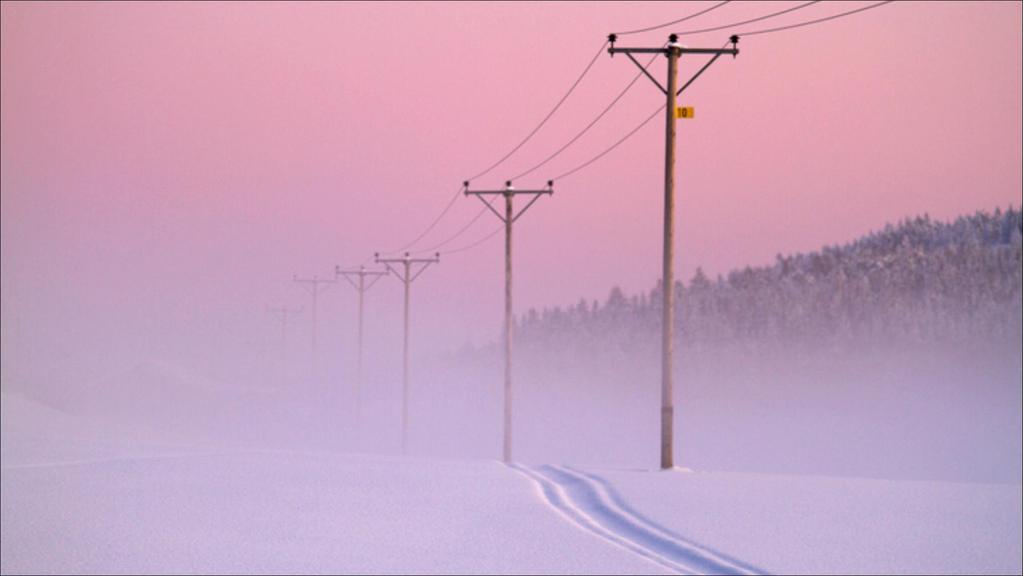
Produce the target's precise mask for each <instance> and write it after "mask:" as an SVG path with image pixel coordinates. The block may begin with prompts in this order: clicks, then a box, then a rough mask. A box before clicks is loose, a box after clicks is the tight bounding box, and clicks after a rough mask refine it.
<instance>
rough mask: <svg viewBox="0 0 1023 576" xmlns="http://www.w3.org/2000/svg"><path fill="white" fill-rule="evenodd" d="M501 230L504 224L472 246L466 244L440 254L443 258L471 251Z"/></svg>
mask: <svg viewBox="0 0 1023 576" xmlns="http://www.w3.org/2000/svg"><path fill="white" fill-rule="evenodd" d="M483 210H486V208H485V207H484V208H483ZM502 230H504V224H502V225H500V226H498V227H497V228H494V230H493V231H491V232H490V233H489V234H487V235H486V236H484V237H482V238H480V239H479V240H476V241H475V242H473V243H472V244H467V245H465V246H460V247H458V248H452V249H451V250H447V251H444V252H441V254H443V255H444V256H447V255H448V254H457V253H459V252H465V251H466V250H471V249H473V248H475V247H477V246H479V245H480V244H483V243H484V242H486V241H487V240H490V239H491V238H493V237H494V236H497V233H498V232H500V231H502Z"/></svg>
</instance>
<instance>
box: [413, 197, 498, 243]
mask: <svg viewBox="0 0 1023 576" xmlns="http://www.w3.org/2000/svg"><path fill="white" fill-rule="evenodd" d="M486 211H487V207H486V206H484V207H482V208H480V211H479V212H477V213H476V215H475V216H473V217H472V220H469V222H468V223H466V225H465V226H462V227H461V228H459V230H458V231H457V232H455V233H454V234H452V235H451V236H448V237H447V238H446V239H445V240H443V241H442V242H439V243H437V244H434V245H433V246H430V247H429V248H423V249H422V250H416V251H415V254H423V253H426V252H436V251H437V250H439V249H440V248H443V247H444V246H447V245H448V244H450V243H451V242H452V241H453V240H455V239H456V238H458V237H459V236H461V235H462V234H464V233H465V232H466V231H467V230H469V228H471V227H472V225H473V224H475V223H476V221H477V220H479V219H480V218H481V217H482V216H483V213H484V212H486Z"/></svg>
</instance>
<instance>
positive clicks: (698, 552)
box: [509, 464, 764, 574]
mask: <svg viewBox="0 0 1023 576" xmlns="http://www.w3.org/2000/svg"><path fill="white" fill-rule="evenodd" d="M509 466H510V467H511V468H513V469H515V470H517V471H519V472H520V473H522V474H523V475H525V476H526V477H527V478H529V479H530V480H532V481H533V482H534V483H535V484H536V486H537V489H538V491H539V492H540V494H541V495H542V496H543V498H544V500H545V501H546V502H547V504H548V505H549V506H550V507H551V508H552V509H553V510H554V511H555V512H557V513H558V514H559V515H561V516H562V517H563V518H565V519H567V520H568V521H569V522H571V523H573V524H575V525H576V526H578V527H579V528H581V529H583V530H586V531H588V532H590V533H592V534H594V535H596V536H599V537H601V538H603V539H605V540H608V541H610V542H611V543H613V544H615V545H618V546H621V547H622V548H625V549H626V550H629V551H630V552H633V553H635V554H638V555H639V556H642V557H643V558H646V559H647V560H649V561H651V562H653V563H655V564H657V565H659V566H661V567H662V568H666V569H668V570H671V571H672V572H677V573H679V574H763V573H764V571H763V570H760V569H759V568H756V567H754V566H750V565H748V564H745V563H743V562H740V561H738V560H735V559H732V558H730V557H728V556H726V555H724V554H721V553H719V552H716V551H714V550H711V549H709V548H706V547H704V546H701V545H699V544H697V543H695V542H692V541H690V540H688V539H686V538H683V537H681V536H679V535H678V534H675V533H674V532H672V531H670V530H668V529H667V528H664V527H663V526H660V525H659V524H656V523H655V522H653V521H651V520H650V519H649V518H646V517H645V516H643V515H642V514H640V513H638V512H636V511H635V510H634V509H633V508H631V507H630V506H629V505H628V504H626V503H625V501H624V500H623V499H622V498H621V496H619V495H618V493H617V492H616V491H615V490H614V488H612V487H611V485H610V484H609V483H608V482H607V481H606V480H604V479H603V478H601V477H599V476H597V475H595V474H591V473H587V472H582V471H579V470H575V469H573V468H568V467H562V466H538V467H529V466H525V465H522V464H509Z"/></svg>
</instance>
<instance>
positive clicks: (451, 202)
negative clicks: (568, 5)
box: [381, 40, 608, 254]
mask: <svg viewBox="0 0 1023 576" xmlns="http://www.w3.org/2000/svg"><path fill="white" fill-rule="evenodd" d="M607 44H608V42H607V40H605V41H604V42H602V43H601V45H600V48H599V49H598V50H597V52H596V53H595V54H594V55H593V58H591V59H590V61H589V63H588V64H586V67H585V68H583V71H582V72H581V73H580V74H579V76H578V77H577V78H576V79H575V82H573V83H572V85H571V86H570V87H569V88H568V91H567V92H565V94H564V95H563V96H562V97H561V99H560V100H558V102H557V104H555V105H554V108H552V109H551V111H550V112H548V113H547V115H546V116H544V118H543V120H541V121H540V123H539V124H537V125H536V127H535V128H533V130H532V131H530V132H529V134H527V135H526V137H525V138H523V139H522V140H521V141H520V142H519V143H518V144H516V145H515V147H514V148H512V149H511V150H510V151H509V152H508V153H507V154H505V155H504V156H502V157H501V158H500V159H499V160H498V161H497V162H494V163H493V164H491V165H490V166H488V167H487V168H486V169H485V170H483V171H481V172H479V173H477V174H475V175H473V176H472V177H471V178H469V180H475V179H476V178H479V177H481V176H485V175H486V174H489V173H490V172H491V171H492V170H493V169H494V168H497V167H498V166H500V165H501V164H502V163H504V161H505V160H507V159H508V158H510V157H511V156H512V154H515V153H516V152H518V151H519V149H520V148H522V146H524V145H525V144H526V142H529V141H530V140H531V139H532V138H533V136H534V135H536V133H537V132H539V131H540V128H543V126H544V125H545V124H546V123H547V121H548V120H550V119H551V117H552V116H554V113H555V112H557V111H558V109H559V108H561V105H562V104H564V103H565V100H567V99H568V97H569V96H570V95H571V94H572V92H574V91H575V89H576V87H578V86H579V83H580V82H582V81H583V78H585V77H586V75H587V74H588V73H589V71H590V69H591V68H593V65H594V64H596V63H597V59H598V58H600V55H601V54H603V52H604V48H605V47H606V46H607ZM461 193H462V188H461V187H459V189H458V190H457V191H455V194H454V195H453V196H452V197H451V199H450V200H448V203H447V204H445V205H444V209H443V210H441V212H440V214H438V215H437V217H436V218H434V219H433V221H432V222H430V225H429V226H427V227H426V229H425V230H423V231H422V232H421V233H420V234H419V235H418V236H416V237H415V238H413V239H412V240H411V241H410V242H407V243H405V244H404V245H402V246H401V247H399V248H396V249H394V250H389V251H385V252H381V254H395V253H398V252H403V251H405V250H407V249H408V248H410V247H412V246H414V245H416V244H417V243H419V241H420V240H422V239H423V238H424V237H426V235H427V234H429V233H430V231H432V230H433V229H434V228H435V227H436V226H437V224H439V223H440V221H441V220H442V219H443V218H444V216H445V215H446V214H447V213H448V212H449V211H450V210H451V207H452V206H454V204H455V201H456V200H458V197H459V196H460V195H461ZM456 237H457V235H456ZM450 239H453V238H449V240H450Z"/></svg>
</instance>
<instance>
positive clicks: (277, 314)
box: [266, 305, 302, 386]
mask: <svg viewBox="0 0 1023 576" xmlns="http://www.w3.org/2000/svg"><path fill="white" fill-rule="evenodd" d="M266 311H267V313H269V314H273V316H274V318H276V319H277V321H278V322H279V323H280V325H281V385H282V386H283V385H285V384H287V379H288V320H289V319H291V318H293V317H295V316H297V315H299V314H301V313H302V309H301V308H288V307H287V306H270V305H267V307H266Z"/></svg>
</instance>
